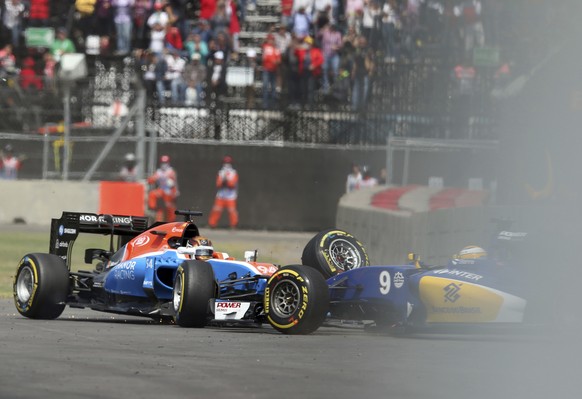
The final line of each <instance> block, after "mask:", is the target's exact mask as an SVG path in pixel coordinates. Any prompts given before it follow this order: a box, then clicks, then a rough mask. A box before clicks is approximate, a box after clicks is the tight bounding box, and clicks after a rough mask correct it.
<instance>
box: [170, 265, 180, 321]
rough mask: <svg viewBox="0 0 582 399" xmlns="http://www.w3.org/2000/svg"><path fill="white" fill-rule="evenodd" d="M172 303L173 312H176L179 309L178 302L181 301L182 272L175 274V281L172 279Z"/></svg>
mask: <svg viewBox="0 0 582 399" xmlns="http://www.w3.org/2000/svg"><path fill="white" fill-rule="evenodd" d="M172 302H173V304H174V312H176V313H177V312H178V310H180V303H181V302H182V274H181V273H178V274H177V275H176V281H174V297H173V301H172Z"/></svg>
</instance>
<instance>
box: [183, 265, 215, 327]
mask: <svg viewBox="0 0 582 399" xmlns="http://www.w3.org/2000/svg"><path fill="white" fill-rule="evenodd" d="M215 297H216V280H215V278H214V271H213V270H212V266H210V264H209V263H206V262H203V261H199V260H188V261H185V262H183V263H182V264H181V265H180V266H179V267H178V269H177V270H176V277H175V279H174V293H173V307H174V321H175V322H176V324H178V325H179V326H181V327H198V328H201V327H204V326H205V325H206V323H207V321H208V316H209V314H210V311H209V310H210V307H209V306H210V305H209V302H210V300H211V299H212V298H215Z"/></svg>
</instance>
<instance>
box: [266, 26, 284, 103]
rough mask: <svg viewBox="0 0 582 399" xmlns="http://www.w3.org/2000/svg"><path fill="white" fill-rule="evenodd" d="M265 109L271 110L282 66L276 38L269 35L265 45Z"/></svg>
mask: <svg viewBox="0 0 582 399" xmlns="http://www.w3.org/2000/svg"><path fill="white" fill-rule="evenodd" d="M262 53H263V107H264V108H271V107H272V106H273V102H274V101H275V95H276V92H277V74H278V71H279V65H280V64H281V52H280V51H279V49H278V48H277V46H276V44H275V36H274V35H273V34H272V33H269V34H268V35H267V38H266V40H265V43H263V50H262Z"/></svg>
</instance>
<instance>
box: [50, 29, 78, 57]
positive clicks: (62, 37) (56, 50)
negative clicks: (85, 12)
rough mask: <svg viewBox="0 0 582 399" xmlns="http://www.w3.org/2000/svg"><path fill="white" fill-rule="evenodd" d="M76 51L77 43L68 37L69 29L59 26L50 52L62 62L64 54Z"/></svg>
mask: <svg viewBox="0 0 582 399" xmlns="http://www.w3.org/2000/svg"><path fill="white" fill-rule="evenodd" d="M75 51H76V49H75V45H74V44H73V42H72V41H71V39H69V38H68V37H67V29H66V28H64V27H61V28H58V29H57V35H56V37H55V40H54V41H53V44H51V47H50V52H51V53H52V54H53V56H54V57H55V60H56V61H57V62H60V61H61V57H62V55H63V54H68V53H74V52H75Z"/></svg>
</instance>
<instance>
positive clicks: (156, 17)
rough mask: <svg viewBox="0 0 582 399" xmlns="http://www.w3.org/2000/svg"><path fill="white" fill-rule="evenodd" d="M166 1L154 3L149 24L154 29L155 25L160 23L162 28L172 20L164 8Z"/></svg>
mask: <svg viewBox="0 0 582 399" xmlns="http://www.w3.org/2000/svg"><path fill="white" fill-rule="evenodd" d="M164 6H165V2H162V1H156V2H155V3H154V12H153V13H152V14H151V15H150V16H149V17H148V22H147V24H148V26H149V27H150V29H153V28H154V26H155V25H160V26H161V27H162V28H164V29H165V28H166V26H167V25H168V23H169V22H170V17H169V16H168V13H167V12H166V11H165V9H164Z"/></svg>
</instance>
